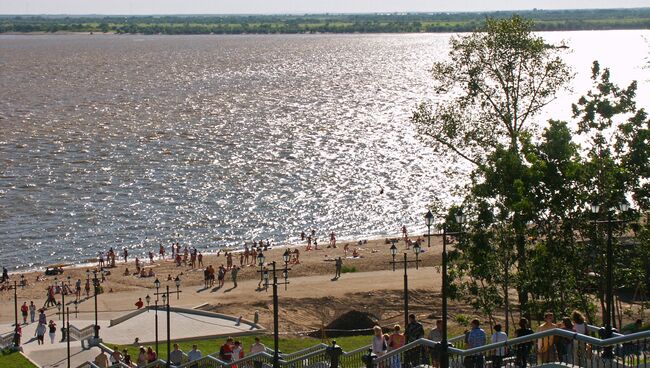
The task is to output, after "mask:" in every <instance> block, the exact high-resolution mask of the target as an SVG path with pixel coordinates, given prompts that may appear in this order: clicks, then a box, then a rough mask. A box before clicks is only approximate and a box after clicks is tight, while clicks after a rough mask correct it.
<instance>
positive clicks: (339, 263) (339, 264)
mask: <svg viewBox="0 0 650 368" xmlns="http://www.w3.org/2000/svg"><path fill="white" fill-rule="evenodd" d="M335 265H336V274H335V275H334V278H335V279H338V278H340V277H341V268H343V260H342V259H341V257H339V258H337V259H336V261H335Z"/></svg>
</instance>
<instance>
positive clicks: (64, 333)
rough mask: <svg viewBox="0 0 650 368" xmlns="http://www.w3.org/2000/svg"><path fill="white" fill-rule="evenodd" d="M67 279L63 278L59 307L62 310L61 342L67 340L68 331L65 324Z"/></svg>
mask: <svg viewBox="0 0 650 368" xmlns="http://www.w3.org/2000/svg"><path fill="white" fill-rule="evenodd" d="M64 288H65V281H63V280H61V308H59V312H61V321H62V323H61V332H62V336H61V342H64V341H65V336H66V335H67V333H68V330H67V328H66V326H65V290H64Z"/></svg>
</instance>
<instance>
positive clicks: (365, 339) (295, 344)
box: [0, 335, 372, 367]
mask: <svg viewBox="0 0 650 368" xmlns="http://www.w3.org/2000/svg"><path fill="white" fill-rule="evenodd" d="M259 337H260V340H261V342H262V343H263V344H264V345H266V347H268V348H271V349H273V336H272V335H260V336H259ZM254 339H255V337H254V336H241V337H237V338H235V340H239V341H241V343H242V344H243V346H244V349H245V352H246V354H248V352H249V350H250V347H251V345H252V344H253V342H254ZM332 340H336V343H337V344H338V345H340V346H341V347H342V348H343V350H345V351H351V350H354V349H358V348H360V347H363V346H367V345H370V343H371V341H372V336H367V335H360V336H346V337H337V338H332V339H327V340H325V341H324V343H326V344H329V343H331V341H332ZM225 342H226V338H225V337H224V338H218V339H205V340H192V341H183V342H179V343H178V345H179V348H180V349H181V350H183V351H184V352H186V353H187V352H188V351H190V350H192V345H193V344H196V345H197V346H198V349H199V350H201V353H202V355H203V356H206V355H210V354H213V353H217V352H219V347H221V345H222V344H223V343H225ZM320 342H321V340H320V339H316V338H313V337H290V338H280V351H282V352H283V353H292V352H295V351H298V350H301V349H304V348H308V347H310V346H314V345H316V344H319V343H320ZM173 344H174V343H173V341H172V343H171V345H172V346H171V347H170V350H173V349H174V348H173ZM106 345H107V346H109V347H110V348H111V349H113V348H114V347H115V346H117V347H118V348H119V349H120V351H122V350H123V349H127V350H128V352H129V355H131V359H132V360H133V361H135V360H136V359H137V357H138V346H133V345H114V344H110V343H106ZM154 345H155V344H150V345H146V346H145V348H146V347H147V346H151V348H152V349H154V350H155V346H154ZM158 352H159V353H160V355H159V358H161V359H165V360H166V359H167V341H166V340H164V339H163V340H161V341H159V342H158ZM0 367H5V366H4V365H1V364H0Z"/></svg>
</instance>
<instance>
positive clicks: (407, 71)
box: [0, 32, 647, 268]
mask: <svg viewBox="0 0 650 368" xmlns="http://www.w3.org/2000/svg"><path fill="white" fill-rule="evenodd" d="M612 34H616V32H614V33H603V32H583V33H558V34H550V35H549V37H550V38H552V39H561V38H564V39H568V40H571V39H572V38H577V39H578V40H582V41H580V42H581V43H585V44H586V43H588V42H591V43H592V44H598V43H602V42H603V41H602V39H603V35H612ZM618 34H619V35H620V34H623V35H625V37H626V39H627V38H629V39H631V40H633V41H629V42H634V44H635V45H637V46H638V47H637V48H636V49H635V48H632V49H630V48H629V47H624V48H622V50H627V51H625V52H627V53H628V54H633V53H635V52H637V53H638V52H643V48H644V47H646V46H644V45H645V43H644V41H643V38H642V36H644V35H646V33H644V32H627V33H618ZM617 37H618V36H617ZM611 38H612V42H614V43H615V39H616V37H611ZM448 39H449V35H336V36H334V35H319V36H313V35H310V36H284V35H283V36H230V37H222V36H178V37H174V36H148V37H143V36H85V35H73V36H71V35H66V36H56V35H46V36H0V265H7V266H10V267H15V268H31V267H40V266H43V265H46V264H49V263H52V262H58V261H66V262H68V261H69V262H76V263H79V262H84V261H85V260H87V259H88V258H91V257H94V256H96V254H97V252H98V251H99V250H105V249H107V248H108V247H110V246H114V247H117V248H118V249H121V248H123V247H130V248H136V250H135V251H134V252H135V253H138V252H139V251H142V252H144V251H148V250H149V249H153V248H154V247H156V246H157V244H158V243H159V242H162V243H163V244H165V245H168V244H169V242H170V241H172V240H174V241H176V240H178V241H180V242H181V244H188V245H193V246H196V247H197V248H199V249H202V250H214V249H217V248H218V247H223V246H226V245H228V246H239V245H241V244H242V243H243V242H244V241H250V240H252V239H267V238H268V239H274V241H275V242H277V243H283V242H292V241H295V240H296V237H297V235H298V234H299V233H300V232H301V231H302V230H306V229H309V228H316V229H318V231H319V236H320V237H321V238H322V239H323V240H324V238H325V236H326V235H325V234H326V233H329V231H336V232H337V234H338V235H339V237H342V238H353V237H359V236H376V235H382V234H387V233H397V232H398V229H399V227H401V225H402V224H403V223H406V224H408V225H409V226H411V227H413V228H414V227H415V226H416V224H420V223H421V222H422V220H421V216H422V214H423V213H424V211H425V207H426V206H427V204H428V203H430V202H431V201H432V200H434V199H435V198H448V194H447V193H449V189H450V188H451V187H452V186H453V185H454V184H455V183H451V182H449V180H448V179H447V178H446V176H445V174H444V172H445V170H462V169H463V166H462V164H461V163H457V162H453V161H452V160H448V159H446V158H445V157H436V156H435V155H434V154H433V152H432V151H431V150H430V149H429V148H428V147H427V146H426V144H425V143H423V142H422V140H421V139H420V138H418V137H417V135H416V133H415V131H414V127H413V126H412V125H411V124H410V123H409V121H408V118H409V116H410V113H411V111H412V110H413V108H414V106H415V104H416V103H417V102H419V101H421V100H423V99H426V98H431V93H430V92H431V91H430V90H431V80H430V78H429V75H428V72H427V69H428V68H429V66H430V65H431V63H432V61H433V60H435V59H436V58H439V57H443V56H444V54H446V52H447V42H448ZM626 42H628V41H626ZM619 47H620V46H619ZM638 50H641V51H638ZM621 52H623V51H621ZM610 54H611V49H609V50H608V49H605V48H602V50H598V49H596V50H594V49H592V48H587V47H586V46H585V47H584V50H583V51H579V50H577V51H575V52H574V54H573V55H569V56H568V57H569V59H570V62H571V63H572V64H573V65H576V67H577V68H582V69H585V68H588V65H589V63H590V62H591V60H592V59H593V58H594V57H593V56H592V55H595V56H599V55H600V56H603V57H606V56H607V55H610ZM646 55H647V53H646ZM634 57H636V55H635V56H634ZM629 59H632V57H630V58H629ZM615 60H618V59H615ZM626 62H627V63H628V64H629V65H628V64H626V63H623V65H622V66H620V68H621V69H624V70H627V69H629V68H630V66H633V67H634V68H635V69H634V70H636V71H637V72H638V71H639V67H638V66H639V65H641V64H642V60H636V61H626ZM621 63H622V61H621ZM585 71H587V70H585ZM646 74H647V73H646ZM633 77H634V78H638V77H637V76H636V74H635V75H634V76H633ZM567 107H568V106H567V102H566V101H564V104H563V105H562V108H564V109H566V108H567ZM567 111H568V110H567ZM382 189H383V194H380V191H381V190H382ZM417 226H419V227H421V225H417ZM137 249H140V250H139V251H138V250H137Z"/></svg>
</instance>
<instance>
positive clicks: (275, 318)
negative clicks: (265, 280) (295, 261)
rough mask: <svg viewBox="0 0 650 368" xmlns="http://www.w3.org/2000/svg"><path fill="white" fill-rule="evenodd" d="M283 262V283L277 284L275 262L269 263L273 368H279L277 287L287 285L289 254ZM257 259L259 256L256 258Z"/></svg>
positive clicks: (286, 254) (285, 254) (286, 253)
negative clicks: (271, 278)
mask: <svg viewBox="0 0 650 368" xmlns="http://www.w3.org/2000/svg"><path fill="white" fill-rule="evenodd" d="M282 257H283V260H284V269H283V270H282V274H283V276H284V282H282V283H280V282H278V276H277V273H276V268H275V261H273V262H272V263H271V265H272V272H273V368H279V367H280V334H279V311H278V310H279V302H278V285H281V284H284V285H285V290H286V285H287V284H288V283H289V271H290V270H291V269H290V268H288V264H289V258H290V257H291V254H290V253H288V251H287V252H285V253H284V255H283V256H282ZM258 258H259V256H258ZM258 272H260V273H263V272H264V270H260V271H258Z"/></svg>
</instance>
